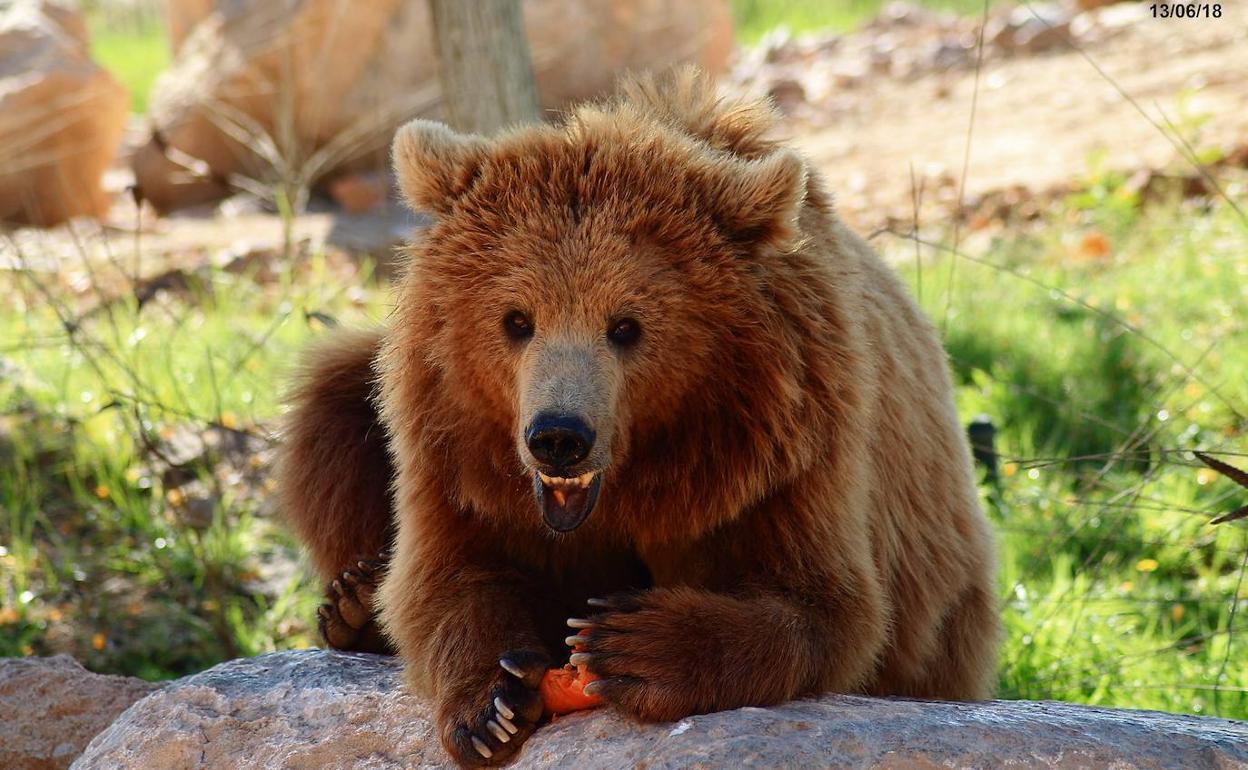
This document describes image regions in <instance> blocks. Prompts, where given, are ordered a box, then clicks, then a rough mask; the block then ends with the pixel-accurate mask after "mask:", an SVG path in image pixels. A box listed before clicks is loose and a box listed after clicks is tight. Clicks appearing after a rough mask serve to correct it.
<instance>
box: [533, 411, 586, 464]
mask: <svg viewBox="0 0 1248 770" xmlns="http://www.w3.org/2000/svg"><path fill="white" fill-rule="evenodd" d="M524 441H525V443H526V444H528V446H529V451H530V452H532V453H533V456H534V457H535V458H537V461H538V462H540V463H543V464H544V465H546V466H548V467H550V468H557V469H560V470H566V469H568V468H571V467H572V466H574V465H576V464H577V463H579V462H580V461H581V460H584V459H585V458H586V457H588V456H589V450H590V449H591V448H593V446H594V432H593V431H592V430H590V428H589V426H588V425H586V424H585V421H584V420H582V419H581V418H580V417H577V416H576V415H574V414H554V413H550V412H543V413H541V414H539V415H537V416H536V417H534V418H533V421H532V422H530V423H529V429H528V430H527V431H525V433H524Z"/></svg>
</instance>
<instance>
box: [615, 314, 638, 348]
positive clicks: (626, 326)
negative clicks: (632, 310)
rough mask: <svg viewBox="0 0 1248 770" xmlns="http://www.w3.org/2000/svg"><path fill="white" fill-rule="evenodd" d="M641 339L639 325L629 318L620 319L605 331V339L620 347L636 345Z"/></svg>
mask: <svg viewBox="0 0 1248 770" xmlns="http://www.w3.org/2000/svg"><path fill="white" fill-rule="evenodd" d="M640 338H641V324H639V323H637V322H636V321H634V320H633V319H631V318H621V319H620V320H618V321H616V322H615V323H613V324H611V328H609V329H607V339H609V340H611V341H612V342H614V343H615V344H616V345H619V346H620V347H629V346H630V345H636V344H637V340H638V339H640Z"/></svg>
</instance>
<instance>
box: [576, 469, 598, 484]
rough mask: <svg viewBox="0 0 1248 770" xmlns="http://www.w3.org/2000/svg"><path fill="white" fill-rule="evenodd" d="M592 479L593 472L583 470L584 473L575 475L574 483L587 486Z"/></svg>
mask: <svg viewBox="0 0 1248 770" xmlns="http://www.w3.org/2000/svg"><path fill="white" fill-rule="evenodd" d="M593 480H594V472H593V471H585V472H584V473H582V474H581V475H580V476H577V477H576V483H578V484H580V485H581V486H583V487H587V486H589V482H591V481H593Z"/></svg>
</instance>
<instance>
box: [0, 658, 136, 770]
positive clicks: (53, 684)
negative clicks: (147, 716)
mask: <svg viewBox="0 0 1248 770" xmlns="http://www.w3.org/2000/svg"><path fill="white" fill-rule="evenodd" d="M159 687H160V685H156V684H152V683H151V682H144V681H143V680H141V679H131V678H129V677H124V676H102V675H100V674H93V673H91V672H90V671H87V670H86V669H85V668H83V667H82V666H80V665H78V663H76V662H75V661H74V659H73V658H71V657H69V656H67V655H58V656H57V657H55V658H9V659H0V767H2V768H4V769H5V770H63V768H66V767H69V763H70V762H73V761H74V758H75V757H77V756H78V755H79V754H80V753H81V752H82V750H83V749H84V748H86V746H87V743H89V742H90V741H91V739H92V738H93V737H95V735H96V733H98V732H100V731H101V730H103V729H104V728H105V727H108V726H109V724H111V723H112V721H113V720H114V719H116V718H117V715H118V714H120V713H121V712H122V711H125V710H126V708H128V707H129V706H130V704H132V703H134V702H135V701H137V700H139V699H140V698H142V697H143V696H145V695H148V694H149V693H151V692H152V691H154V690H156V689H158V688H159Z"/></svg>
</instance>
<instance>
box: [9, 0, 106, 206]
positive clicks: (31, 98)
mask: <svg viewBox="0 0 1248 770" xmlns="http://www.w3.org/2000/svg"><path fill="white" fill-rule="evenodd" d="M128 105H129V100H128V98H127V95H126V90H125V89H124V88H123V87H122V86H121V85H120V84H119V83H117V81H115V80H113V78H112V76H110V75H109V74H108V73H107V72H105V71H104V70H103V69H101V68H100V67H98V66H97V65H96V64H95V62H93V61H92V60H91V57H90V56H89V55H88V53H87V29H86V25H85V23H84V22H83V20H82V17H81V16H80V15H79V14H78V13H77V12H76V11H75V10H73V9H72V8H71V7H69V6H67V5H64V4H60V3H54V2H41V1H39V0H16V2H13V3H12V4H11V5H8V4H6V5H0V221H8V222H17V223H21V224H35V225H42V226H48V225H55V224H59V223H60V222H63V221H65V220H66V219H70V218H72V217H76V216H102V215H103V214H104V213H106V212H107V210H108V205H109V201H108V197H107V196H106V195H105V194H104V191H103V189H102V187H101V185H100V181H101V179H102V178H103V175H104V171H105V170H106V169H107V168H108V165H109V163H110V162H111V161H112V158H113V154H114V152H115V151H116V148H117V144H118V141H119V140H120V138H121V133H122V130H123V129H124V128H125V122H126V114H127V111H128Z"/></svg>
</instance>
